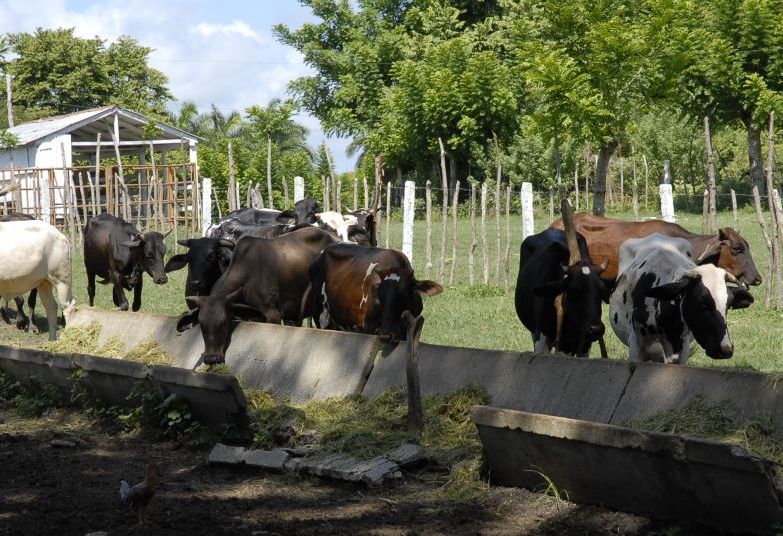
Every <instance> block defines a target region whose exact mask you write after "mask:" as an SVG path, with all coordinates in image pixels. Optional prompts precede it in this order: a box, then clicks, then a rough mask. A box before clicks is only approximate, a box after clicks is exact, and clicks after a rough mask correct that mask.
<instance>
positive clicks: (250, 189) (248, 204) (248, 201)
mask: <svg viewBox="0 0 783 536" xmlns="http://www.w3.org/2000/svg"><path fill="white" fill-rule="evenodd" d="M252 193H253V181H247V195H246V198H245V206H246V207H248V208H253V205H252V202H253V200H252V199H250V197H251V194H252ZM286 208H288V203H286Z"/></svg>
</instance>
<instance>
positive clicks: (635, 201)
mask: <svg viewBox="0 0 783 536" xmlns="http://www.w3.org/2000/svg"><path fill="white" fill-rule="evenodd" d="M631 164H632V165H631V175H632V178H633V201H632V203H631V204H632V205H633V219H634V220H636V221H639V187H638V183H637V182H636V152H635V151H634V146H633V145H631Z"/></svg>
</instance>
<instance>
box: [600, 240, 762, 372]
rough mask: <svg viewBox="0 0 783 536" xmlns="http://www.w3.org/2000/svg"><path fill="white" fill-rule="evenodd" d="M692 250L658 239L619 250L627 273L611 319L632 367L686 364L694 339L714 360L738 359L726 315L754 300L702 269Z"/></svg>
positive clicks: (724, 276)
mask: <svg viewBox="0 0 783 536" xmlns="http://www.w3.org/2000/svg"><path fill="white" fill-rule="evenodd" d="M690 252H691V244H690V243H689V242H688V241H687V240H685V239H682V238H672V237H667V236H663V235H662V234H660V233H654V234H652V235H650V236H647V237H644V238H637V239H631V240H627V241H626V242H624V243H623V245H622V246H621V247H620V264H621V266H622V267H623V270H622V271H621V272H620V275H619V276H618V278H617V285H616V287H615V289H614V291H613V292H612V296H611V298H610V301H609V319H610V323H611V325H612V329H613V330H614V332H615V333H616V334H617V337H618V338H619V339H620V340H621V341H622V342H623V343H625V344H626V345H627V346H628V347H629V354H630V359H631V361H633V362H640V361H655V362H660V363H676V364H682V365H684V364H686V363H687V362H688V358H689V357H690V345H691V342H692V341H693V340H694V339H695V340H696V342H697V343H698V344H700V345H701V346H702V347H703V348H704V350H705V352H706V353H707V355H708V356H709V357H711V358H713V359H728V358H730V357H731V356H732V355H733V353H734V345H733V344H732V342H731V338H730V337H729V331H728V325H727V323H726V315H727V312H728V309H744V308H745V307H748V306H750V304H751V303H753V296H751V295H750V293H749V292H748V291H747V289H746V288H744V287H731V286H727V285H726V283H727V282H731V283H737V279H736V278H735V277H734V276H733V275H731V274H730V273H729V272H727V271H726V270H724V269H723V268H718V267H716V266H713V265H712V264H705V265H701V266H699V265H697V264H696V263H695V262H694V261H693V258H692V255H689V253H690Z"/></svg>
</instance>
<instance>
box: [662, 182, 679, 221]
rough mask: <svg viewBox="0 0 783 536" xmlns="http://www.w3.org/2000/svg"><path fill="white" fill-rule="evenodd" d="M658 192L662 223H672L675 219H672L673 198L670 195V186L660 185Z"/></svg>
mask: <svg viewBox="0 0 783 536" xmlns="http://www.w3.org/2000/svg"><path fill="white" fill-rule="evenodd" d="M659 192H660V195H661V216H662V217H663V220H664V221H668V222H671V223H674V222H675V221H676V218H675V217H674V196H673V195H672V185H671V184H661V185H660V186H659Z"/></svg>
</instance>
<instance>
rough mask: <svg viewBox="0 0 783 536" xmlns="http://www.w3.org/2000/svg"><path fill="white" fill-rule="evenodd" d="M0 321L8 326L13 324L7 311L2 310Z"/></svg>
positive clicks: (0, 311) (0, 310)
mask: <svg viewBox="0 0 783 536" xmlns="http://www.w3.org/2000/svg"><path fill="white" fill-rule="evenodd" d="M0 320H2V321H3V322H5V323H6V324H10V323H11V319H10V318H8V313H6V312H5V309H0Z"/></svg>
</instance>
